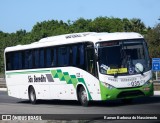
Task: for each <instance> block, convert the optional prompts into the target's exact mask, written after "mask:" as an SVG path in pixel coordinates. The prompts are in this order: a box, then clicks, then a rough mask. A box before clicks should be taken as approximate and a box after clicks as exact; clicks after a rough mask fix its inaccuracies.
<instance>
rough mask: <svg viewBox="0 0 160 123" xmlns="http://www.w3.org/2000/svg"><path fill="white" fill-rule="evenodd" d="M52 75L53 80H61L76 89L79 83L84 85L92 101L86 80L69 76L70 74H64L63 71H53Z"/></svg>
mask: <svg viewBox="0 0 160 123" xmlns="http://www.w3.org/2000/svg"><path fill="white" fill-rule="evenodd" d="M51 74H52V77H53V78H59V80H60V81H66V83H67V84H73V86H74V88H76V85H77V83H78V82H80V83H83V84H84V85H85V87H86V89H87V93H88V97H89V100H92V97H91V94H90V93H89V90H88V88H87V85H86V83H85V80H84V78H76V76H75V75H69V73H68V72H62V70H61V69H57V70H51Z"/></svg>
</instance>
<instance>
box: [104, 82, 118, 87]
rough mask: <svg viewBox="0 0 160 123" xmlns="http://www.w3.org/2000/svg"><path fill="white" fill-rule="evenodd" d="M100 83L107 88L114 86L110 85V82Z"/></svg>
mask: <svg viewBox="0 0 160 123" xmlns="http://www.w3.org/2000/svg"><path fill="white" fill-rule="evenodd" d="M102 85H103V86H105V87H106V88H108V89H113V88H115V87H114V86H112V85H110V84H108V83H105V82H102Z"/></svg>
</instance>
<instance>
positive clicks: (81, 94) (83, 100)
mask: <svg viewBox="0 0 160 123" xmlns="http://www.w3.org/2000/svg"><path fill="white" fill-rule="evenodd" d="M78 96H79V101H80V103H81V105H82V106H88V99H87V92H86V90H85V89H84V87H80V90H79V93H78Z"/></svg>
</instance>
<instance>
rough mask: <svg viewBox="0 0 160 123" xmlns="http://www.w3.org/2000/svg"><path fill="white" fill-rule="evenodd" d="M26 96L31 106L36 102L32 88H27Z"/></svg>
mask: <svg viewBox="0 0 160 123" xmlns="http://www.w3.org/2000/svg"><path fill="white" fill-rule="evenodd" d="M28 96H29V101H30V102H31V103H32V104H36V102H37V99H36V92H35V90H34V88H33V87H32V86H31V87H30V88H29V92H28Z"/></svg>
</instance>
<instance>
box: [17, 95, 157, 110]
mask: <svg viewBox="0 0 160 123" xmlns="http://www.w3.org/2000/svg"><path fill="white" fill-rule="evenodd" d="M18 103H23V104H30V102H29V101H28V100H27V101H26V100H25V101H19V102H18ZM154 103H160V96H153V97H142V98H136V99H133V101H132V103H128V104H127V103H123V102H122V101H121V100H114V101H93V102H90V103H89V107H119V106H128V105H143V104H154ZM41 104H44V105H63V106H81V104H80V103H79V102H78V101H74V100H38V101H37V103H36V105H41Z"/></svg>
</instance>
